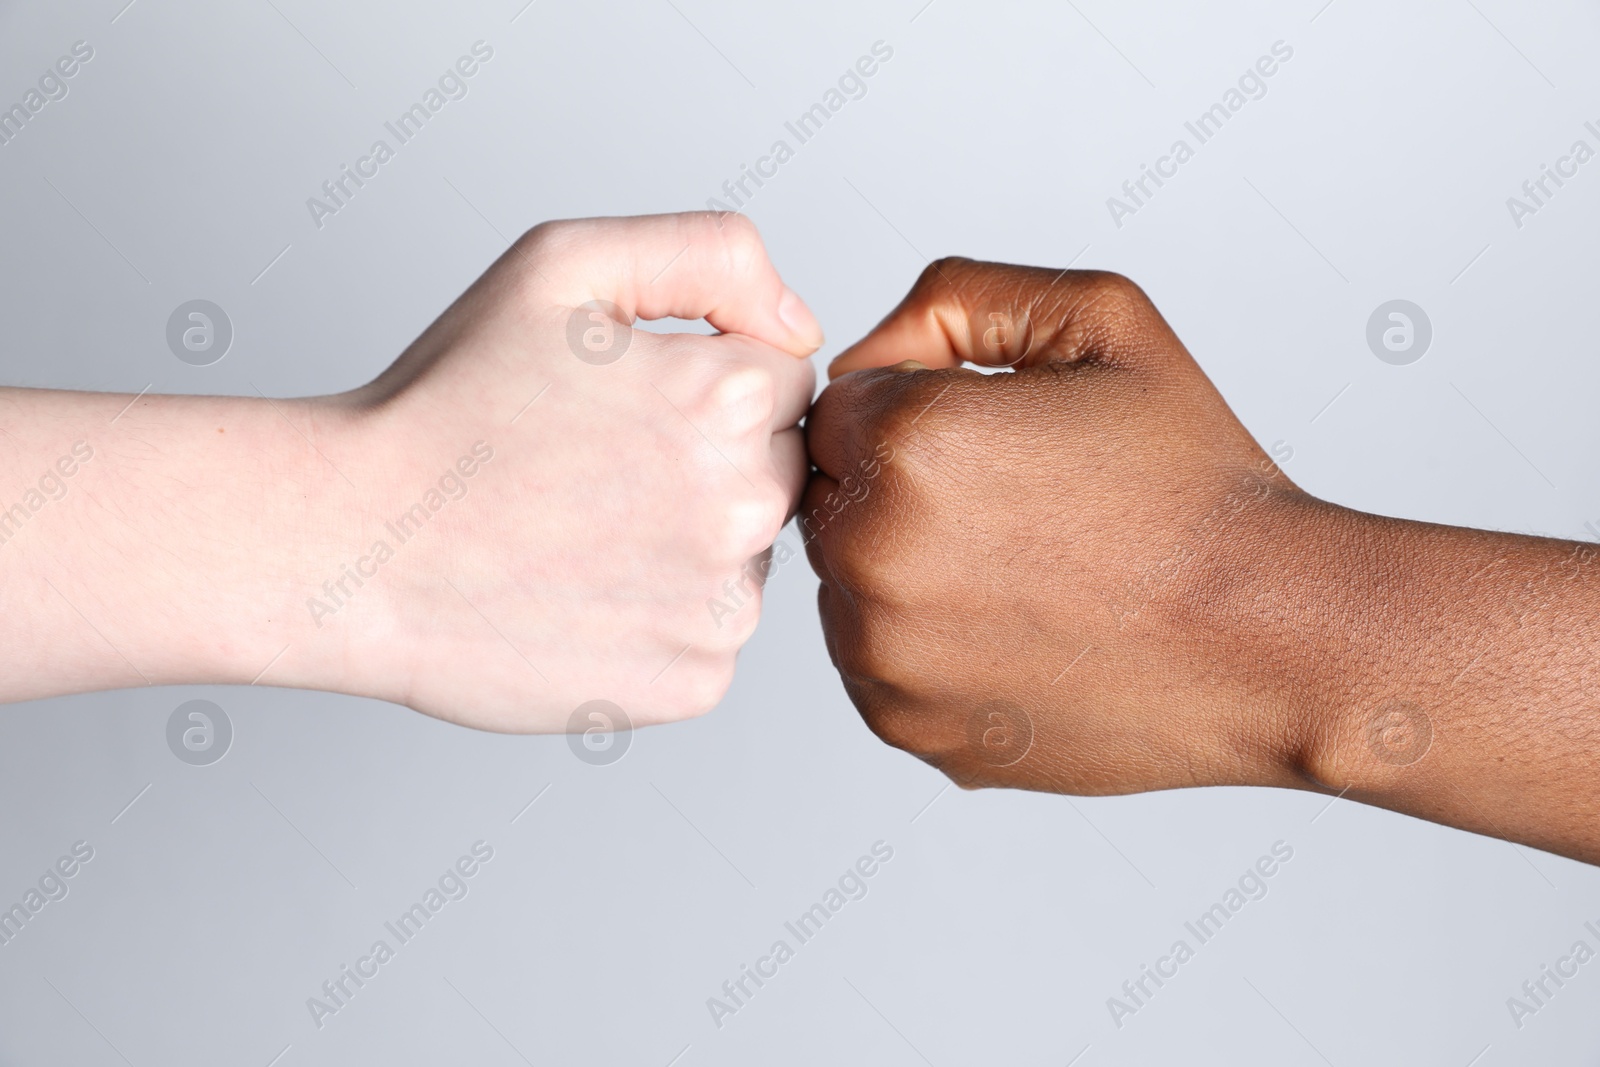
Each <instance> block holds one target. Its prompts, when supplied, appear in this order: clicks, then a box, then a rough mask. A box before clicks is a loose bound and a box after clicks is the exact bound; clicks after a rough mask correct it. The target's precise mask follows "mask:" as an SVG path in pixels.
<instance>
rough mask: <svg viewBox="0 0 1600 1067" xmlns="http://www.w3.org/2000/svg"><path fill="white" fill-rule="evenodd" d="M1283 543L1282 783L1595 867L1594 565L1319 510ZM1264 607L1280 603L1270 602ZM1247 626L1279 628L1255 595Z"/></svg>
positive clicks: (1598, 776) (1590, 556)
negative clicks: (1290, 737) (1295, 735)
mask: <svg viewBox="0 0 1600 1067" xmlns="http://www.w3.org/2000/svg"><path fill="white" fill-rule="evenodd" d="M1316 510H1317V511H1319V512H1320V513H1321V514H1322V516H1323V517H1322V518H1321V519H1320V520H1319V521H1318V524H1317V526H1316V532H1315V535H1314V536H1312V537H1307V538H1304V539H1302V540H1301V541H1300V543H1299V544H1298V545H1297V546H1296V547H1295V549H1294V550H1293V553H1294V555H1295V557H1296V558H1295V560H1294V561H1293V562H1292V563H1291V567H1290V570H1291V573H1293V574H1295V575H1297V576H1298V577H1296V578H1294V579H1293V580H1291V581H1289V582H1282V581H1281V580H1280V581H1279V582H1278V583H1276V584H1277V588H1279V589H1281V590H1294V592H1293V593H1292V594H1281V595H1289V596H1293V597H1294V598H1295V599H1296V600H1298V605H1297V606H1296V612H1295V614H1294V616H1293V617H1295V618H1296V619H1297V621H1296V623H1295V624H1294V625H1293V626H1290V627H1284V628H1280V629H1279V630H1278V631H1277V636H1276V637H1275V638H1273V637H1269V636H1268V632H1269V630H1270V627H1267V626H1263V627H1261V633H1260V634H1258V637H1260V638H1262V639H1263V640H1265V642H1266V646H1265V648H1266V651H1265V654H1264V655H1263V656H1261V657H1260V661H1263V662H1274V661H1275V662H1281V663H1291V664H1296V666H1297V669H1298V671H1299V672H1300V681H1299V683H1298V684H1299V696H1300V697H1301V701H1300V705H1299V706H1300V707H1301V709H1302V711H1303V712H1304V720H1303V730H1302V733H1301V738H1302V742H1303V745H1302V750H1301V753H1300V759H1299V769H1301V770H1303V771H1304V772H1305V773H1306V774H1308V775H1309V776H1311V778H1312V779H1313V780H1314V781H1315V782H1316V783H1318V784H1319V785H1320V786H1322V787H1323V788H1327V789H1330V790H1333V791H1336V792H1338V791H1342V792H1344V793H1345V795H1347V796H1349V797H1352V798H1355V799H1359V800H1363V801H1366V802H1369V803H1373V804H1378V805H1381V806H1383V807H1388V808H1392V809H1395V810H1397V811H1403V812H1406V813H1408V814H1412V815H1416V816H1418V817H1421V818H1425V819H1430V820H1433V821H1436V822H1443V823H1447V824H1449V825H1452V826H1457V827H1461V828H1463V829H1469V830H1473V831H1476V832H1479V833H1484V834H1492V835H1495V836H1500V837H1506V838H1510V839H1512V840H1516V841H1519V842H1523V843H1527V844H1532V845H1536V846H1538V847H1541V848H1545V849H1548V850H1550V851H1554V852H1559V853H1563V854H1566V855H1570V856H1575V857H1577V858H1580V859H1584V860H1586V861H1588V862H1591V863H1594V862H1600V770H1597V768H1600V763H1597V757H1600V705H1597V704H1596V702H1595V700H1596V698H1595V696H1594V694H1596V693H1600V552H1597V551H1596V550H1595V549H1594V548H1592V547H1590V546H1587V545H1581V544H1577V543H1573V542H1567V541H1558V540H1551V539H1544V538H1534V537H1521V536H1515V535H1510V534H1498V533H1490V532H1485V531H1478V530H1465V529H1456V528H1452V527H1443V526H1435V525H1431V524H1426V523H1414V522H1402V521H1398V520H1392V519H1383V518H1378V517H1374V516H1368V515H1360V514H1357V513H1354V512H1349V511H1345V510H1343V509H1332V508H1325V507H1319V508H1318V509H1316ZM1277 606H1278V607H1280V608H1288V607H1290V605H1287V604H1282V603H1280V604H1279V605H1277ZM1260 608H1261V609H1262V610H1261V613H1260V614H1259V615H1258V618H1261V619H1265V618H1267V617H1268V616H1270V615H1278V616H1279V617H1285V613H1281V612H1278V611H1275V610H1274V609H1273V604H1272V598H1271V597H1268V598H1266V599H1265V600H1263V601H1262V602H1261V604H1260Z"/></svg>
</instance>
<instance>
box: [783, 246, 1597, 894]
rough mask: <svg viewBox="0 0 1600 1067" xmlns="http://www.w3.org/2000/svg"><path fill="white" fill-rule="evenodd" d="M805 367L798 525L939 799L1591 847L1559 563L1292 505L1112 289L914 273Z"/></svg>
mask: <svg viewBox="0 0 1600 1067" xmlns="http://www.w3.org/2000/svg"><path fill="white" fill-rule="evenodd" d="M907 361H914V362H907ZM965 361H971V362H975V363H981V364H986V365H989V366H1003V367H1010V368H1012V369H1011V370H1010V371H1009V372H1001V373H996V374H990V375H984V374H979V373H977V372H975V371H972V370H969V369H964V368H962V367H961V364H962V363H963V362H965ZM831 373H832V374H833V375H834V377H835V380H834V381H833V383H832V384H831V385H830V386H829V387H828V388H827V389H826V390H825V391H824V392H823V393H822V395H821V396H820V397H819V398H818V400H817V402H816V404H815V406H814V407H813V410H812V413H811V416H810V418H809V419H808V421H807V438H808V444H809V448H810V451H811V454H812V457H813V461H814V463H815V465H816V467H817V468H818V470H817V473H816V474H814V475H813V477H812V480H811V483H810V485H809V486H808V488H807V491H806V495H805V499H804V500H803V502H802V506H801V512H800V520H801V522H802V525H803V528H804V530H805V532H806V535H807V537H806V540H807V545H808V552H809V554H810V557H811V561H812V565H813V567H814V568H815V569H816V571H817V573H818V574H819V575H820V577H821V578H822V587H821V590H820V591H819V606H820V608H821V613H822V619H823V625H824V630H825V633H826V635H827V641H828V648H829V651H830V654H831V655H832V657H833V660H834V663H835V665H836V666H837V667H838V669H839V671H840V674H841V676H842V678H843V680H844V684H845V688H846V689H847V691H848V692H849V694H850V696H851V698H852V699H853V700H854V702H855V703H856V706H857V707H858V708H859V709H860V711H861V713H862V715H863V717H864V718H865V720H866V723H867V725H868V726H869V727H870V728H871V729H872V730H873V732H874V733H876V734H877V735H878V736H879V737H881V738H882V739H883V740H885V741H887V742H888V743H889V744H891V745H894V746H896V747H899V748H902V749H905V750H906V751H908V752H911V753H912V754H914V755H916V756H918V757H920V758H922V759H924V760H926V761H928V762H929V763H931V764H933V765H934V766H936V767H938V768H939V769H941V770H943V771H944V772H945V773H947V774H948V775H949V776H950V777H951V778H952V779H953V780H955V781H956V782H957V783H959V784H961V785H964V786H967V787H978V786H1007V787H1013V788H1022V789H1035V790H1047V791H1054V792H1061V793H1069V794H1111V793H1129V792H1137V791H1143V790H1151V789H1169V788H1177V787H1184V786H1205V785H1268V786H1287V787H1298V788H1307V789H1315V790H1320V791H1324V792H1329V793H1336V794H1342V795H1344V796H1347V797H1349V798H1352V799H1357V800H1362V801H1366V802H1369V803H1373V804H1378V805H1382V806H1385V807H1389V808H1392V809H1395V810H1398V811H1403V812H1407V813H1410V814H1413V815H1417V816H1419V817H1422V818H1427V819H1432V820H1435V821H1438V822H1443V823H1446V824H1449V825H1452V826H1457V827H1461V828H1464V829H1468V830H1473V831H1476V832H1479V833H1484V834H1491V835H1495V836H1500V837H1505V838H1508V839H1510V840H1513V841H1518V842H1523V843H1527V844H1531V845H1536V846H1538V847H1541V848H1545V849H1548V850H1551V851H1554V852H1559V853H1563V854H1565V855H1568V856H1572V857H1576V858H1579V859H1583V860H1585V861H1587V862H1591V863H1594V862H1600V772H1597V771H1596V769H1595V761H1594V753H1595V751H1596V746H1597V743H1600V713H1597V712H1596V710H1595V707H1594V703H1593V699H1592V697H1590V696H1589V695H1587V694H1592V693H1594V692H1596V691H1597V688H1600V657H1597V656H1596V651H1597V650H1600V560H1597V558H1596V553H1595V551H1594V550H1593V549H1592V548H1590V547H1588V546H1584V545H1580V544H1576V543H1572V542H1565V541H1556V540H1550V539H1543V538H1532V537H1522V536H1513V535H1506V534H1496V533H1488V532H1483V531H1476V530H1463V529H1456V528H1451V527H1444V526H1437V525H1431V524H1427V523H1417V522H1405V521H1401V520H1396V519H1389V518H1382V517H1378V516H1372V515H1365V514H1362V513H1359V512H1355V511H1351V510H1349V509H1346V508H1341V507H1338V506H1335V505H1333V504H1329V503H1325V502H1323V501H1319V500H1317V499H1315V498H1313V497H1311V496H1310V495H1309V494H1307V493H1305V492H1303V491H1302V490H1300V489H1299V488H1298V487H1296V486H1295V485H1294V484H1293V483H1292V482H1291V481H1290V480H1289V479H1288V477H1287V476H1285V475H1284V473H1283V472H1282V471H1281V470H1279V469H1278V468H1277V467H1276V466H1275V465H1274V464H1273V463H1272V461H1271V460H1270V459H1269V458H1268V457H1267V456H1266V455H1265V454H1264V453H1263V452H1262V450H1261V449H1260V448H1259V447H1258V446H1257V445H1256V443H1255V442H1254V440H1253V439H1252V438H1251V436H1250V435H1249V433H1248V432H1247V431H1246V430H1245V429H1244V428H1243V426H1242V425H1241V424H1240V423H1239V421H1238V419H1237V418H1235V417H1234V415H1233V413H1232V412H1231V411H1229V409H1228V407H1227V405H1226V404H1225V403H1224V401H1223V399H1222V397H1221V396H1220V395H1219V394H1218V393H1217V391H1216V389H1215V388H1214V387H1213V386H1212V385H1211V383H1210V382H1209V381H1208V380H1207V378H1206V376H1205V374H1204V373H1203V372H1202V371H1201V369H1200V367H1199V366H1198V364H1196V363H1195V361H1194V360H1193V358H1192V357H1191V356H1190V355H1189V353H1188V352H1187V351H1186V350H1185V349H1184V347H1183V345H1182V344H1181V343H1180V342H1179V340H1178V339H1177V337H1176V336H1175V335H1174V334H1173V332H1172V330H1171V329H1170V328H1169V327H1168V325H1167V324H1166V322H1165V321H1164V320H1163V319H1162V318H1161V316H1160V314H1159V313H1158V312H1157V311H1156V310H1155V308H1154V307H1153V306H1152V305H1151V303H1150V301H1149V300H1148V299H1147V298H1146V296H1145V295H1144V293H1143V292H1142V291H1140V290H1139V288H1138V287H1137V286H1135V285H1134V284H1133V283H1131V282H1129V281H1128V280H1127V279H1125V278H1122V277H1119V276H1116V275H1110V274H1101V273H1095V272H1084V271H1067V272H1060V271H1054V270H1041V269H1035V268H1027V267H1014V266H1003V265H998V264H987V263H977V262H973V261H970V260H961V259H947V260H940V261H938V262H936V263H934V264H933V265H932V266H930V267H929V268H928V270H927V271H926V272H925V273H924V274H923V275H922V277H921V278H920V279H919V280H918V282H917V283H916V285H915V286H914V287H913V288H912V290H911V292H910V294H909V295H908V296H907V297H906V299H905V300H904V301H903V302H902V303H901V305H900V306H899V307H898V308H896V309H895V310H894V311H893V312H891V313H890V315H889V316H888V317H887V318H886V319H885V320H884V321H883V322H882V323H881V324H880V325H879V326H878V327H877V328H876V329H874V330H873V332H872V333H871V334H869V335H868V336H867V337H866V338H865V339H864V340H862V341H860V342H859V343H857V344H856V345H854V346H853V347H852V348H850V349H849V350H848V351H847V352H845V353H844V354H843V355H842V356H841V357H840V358H839V359H838V360H837V361H836V362H835V365H834V366H833V368H832V369H831Z"/></svg>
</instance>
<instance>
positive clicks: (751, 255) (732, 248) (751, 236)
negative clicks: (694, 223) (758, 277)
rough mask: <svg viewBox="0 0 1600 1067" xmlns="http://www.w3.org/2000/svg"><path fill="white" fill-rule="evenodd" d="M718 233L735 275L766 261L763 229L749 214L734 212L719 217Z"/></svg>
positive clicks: (730, 267) (724, 253)
mask: <svg viewBox="0 0 1600 1067" xmlns="http://www.w3.org/2000/svg"><path fill="white" fill-rule="evenodd" d="M717 234H718V236H719V238H720V240H721V241H722V254H723V255H724V256H725V257H726V259H727V264H728V267H729V269H730V270H731V272H732V273H733V275H734V276H735V277H740V276H743V275H745V274H746V273H748V272H749V271H750V270H751V268H753V267H757V266H760V265H761V264H762V263H764V262H765V261H766V258H767V250H766V246H765V245H763V244H762V242H761V231H759V230H757V229H756V224H755V223H754V222H752V221H751V220H750V217H749V216H748V215H742V214H738V213H734V214H731V215H723V216H721V217H720V218H719V219H718V224H717Z"/></svg>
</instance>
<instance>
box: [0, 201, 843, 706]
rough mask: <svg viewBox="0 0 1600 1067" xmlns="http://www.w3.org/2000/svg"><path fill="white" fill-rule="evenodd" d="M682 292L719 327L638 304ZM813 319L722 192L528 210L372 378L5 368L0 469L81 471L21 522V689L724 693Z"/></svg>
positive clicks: (793, 442)
mask: <svg viewBox="0 0 1600 1067" xmlns="http://www.w3.org/2000/svg"><path fill="white" fill-rule="evenodd" d="M665 317H676V318H682V319H699V318H705V319H706V320H707V321H709V322H710V323H711V325H712V326H714V327H716V328H717V329H718V330H720V331H721V333H719V334H717V335H715V336H703V335H700V334H689V333H673V334H658V333H648V332H645V331H642V330H636V329H633V328H632V324H633V322H634V321H635V319H641V318H642V319H657V318H665ZM821 341H822V333H821V330H820V329H819V328H818V326H817V322H816V320H815V318H813V317H812V315H811V313H810V311H808V310H807V309H806V306H805V305H804V304H803V303H802V302H801V301H800V299H799V298H798V297H797V296H796V295H795V294H794V293H792V292H791V291H790V290H789V289H788V288H787V287H786V286H785V285H784V284H783V282H782V281H781V280H780V279H779V277H778V274H777V272H776V271H775V270H774V269H773V267H772V264H771V263H770V262H769V260H768V258H767V255H766V251H765V249H764V248H763V247H762V243H761V239H760V237H759V236H758V235H757V233H756V231H755V228H754V226H753V225H752V224H751V223H750V222H749V220H747V219H745V218H744V217H742V216H738V215H727V216H720V217H719V216H717V215H715V214H712V213H709V212H701V213H695V214H688V215H663V216H654V217H646V218H634V219H587V220H579V221H572V222H559V223H548V224H545V225H542V226H538V227H535V228H534V229H533V230H531V231H529V232H528V233H527V234H526V235H525V236H524V237H523V238H522V239H521V240H519V241H518V242H517V243H516V244H515V245H514V246H513V247H512V248H511V249H510V250H509V251H508V252H506V254H505V255H503V256H502V257H501V258H500V259H499V261H498V262H496V263H495V264H494V265H493V266H491V267H490V268H489V270H488V271H487V272H486V273H485V274H484V275H483V276H482V277H481V278H479V279H478V280H477V282H476V283H474V284H473V285H472V286H471V288H469V289H468V290H467V292H466V293H464V294H463V295H462V296H461V297H460V299H458V300H457V301H456V302H455V303H454V304H453V305H452V306H451V307H450V308H449V309H447V310H446V311H445V312H444V314H443V315H441V316H440V317H439V319H438V320H437V321H436V322H434V323H433V325H432V326H430V327H429V328H428V329H427V330H426V331H425V332H424V333H423V335H422V336H421V337H420V338H418V339H417V341H416V342H415V343H414V344H412V345H411V347H410V348H409V349H408V350H407V351H406V352H405V354H404V355H403V356H401V357H400V359H399V360H398V361H397V362H395V363H394V364H393V365H392V366H391V367H390V368H389V370H388V371H387V372H386V373H384V374H383V375H382V376H381V377H379V378H378V379H377V380H376V381H374V382H372V383H371V384H370V385H368V386H366V387H364V388H361V389H357V390H355V391H353V392H349V393H342V394H338V395H335V396H326V397H316V398H311V399H305V400H268V399H265V398H264V397H240V398H219V397H172V396H158V395H153V394H141V395H140V396H138V397H111V396H106V395H104V394H86V393H43V392H40V393H30V392H27V391H22V390H4V391H0V467H3V468H4V469H7V470H14V471H24V472H28V476H29V477H35V478H37V477H39V474H38V473H37V472H41V471H43V472H52V471H55V470H57V467H56V464H57V463H58V462H59V463H60V467H59V470H61V471H63V472H67V471H70V472H71V476H72V480H71V482H70V483H68V482H65V481H62V480H61V479H60V478H59V477H57V476H56V475H55V474H51V475H50V478H51V479H52V481H50V482H49V485H50V486H52V487H53V488H52V495H53V496H55V497H58V498H59V499H58V500H56V501H54V502H51V503H50V504H49V506H48V508H47V507H46V497H45V496H44V494H43V493H36V494H34V495H35V496H37V497H38V500H39V506H38V508H31V507H30V508H24V509H22V510H20V511H19V512H17V514H18V515H19V516H20V517H17V518H14V519H13V524H12V525H11V526H10V527H8V528H6V529H4V530H0V534H4V535H5V537H4V538H3V539H4V540H5V542H6V543H4V544H0V548H4V549H5V551H6V557H5V560H4V564H5V566H4V567H0V609H4V610H0V618H3V619H4V620H10V622H9V623H7V622H4V621H0V639H3V640H0V644H3V645H4V646H5V647H7V648H9V649H11V650H12V655H13V659H12V662H14V663H16V664H19V665H20V664H23V663H29V664H34V665H35V667H34V668H30V669H27V670H24V669H21V667H20V666H18V667H17V669H14V670H11V671H8V672H0V699H18V698H25V697H33V696H46V695H50V694H52V693H57V692H66V691H72V690H79V689H92V688H106V687H110V686H117V685H129V684H140V683H141V682H147V683H163V682H168V683H172V682H190V683H194V682H239V683H248V682H251V681H259V682H261V683H263V684H267V685H289V686H303V687H308V688H320V689H330V690H335V691H339V692H345V693H354V694H358V695H363V696H374V697H381V698H384V699H387V700H391V701H395V702H397V703H403V704H408V705H410V706H412V707H415V708H418V709H420V710H422V711H425V712H428V713H430V714H433V715H437V716H439V717H442V718H446V719H450V720H452V721H456V722H461V723H465V724H468V725H471V726H477V727H482V728H487V729H493V730H505V731H519V732H525V731H561V730H566V729H568V728H569V727H570V726H572V725H574V713H575V711H576V709H578V708H579V707H580V706H582V705H584V704H586V703H588V702H589V701H592V700H605V701H608V702H610V703H611V704H614V705H616V706H618V707H620V708H621V709H622V712H623V714H625V715H626V716H627V717H628V719H630V720H631V721H632V723H633V724H635V725H643V724H646V723H652V722H662V721H667V720H673V719H682V718H686V717H688V716H691V715H695V714H697V713H699V712H702V711H705V710H706V709H708V708H709V707H711V706H712V705H713V704H715V703H716V702H717V700H718V699H719V698H720V697H721V695H722V693H723V691H724V690H725V689H726V688H727V686H728V683H729V680H730V679H731V677H732V672H733V661H734V656H735V654H736V653H737V652H738V649H739V647H740V645H741V644H742V643H743V642H744V641H745V639H746V638H748V637H749V635H750V633H751V631H752V630H753V629H754V627H755V625H756V620H757V618H758V616H759V614H760V609H761V604H760V583H759V575H760V569H759V567H757V566H756V565H755V564H754V563H753V562H752V561H753V560H758V559H759V557H760V556H761V554H762V553H764V552H765V551H766V550H767V549H768V548H769V547H770V546H771V545H772V543H773V539H774V538H775V537H776V535H777V533H778V530H779V529H780V528H781V527H782V525H783V523H784V521H785V520H786V519H787V517H788V515H789V514H790V513H791V511H792V510H793V508H794V505H795V503H796V501H797V500H798V498H799V494H800V491H801V489H802V487H803V486H804V483H805V478H806V473H807V471H808V469H809V468H808V466H807V463H806V460H805V447H804V442H803V440H802V434H801V431H800V430H799V428H798V424H799V421H800V418H801V416H803V415H804V413H805V411H806V409H807V407H808V406H809V405H810V402H811V397H812V392H813V389H814V375H813V373H812V370H811V366H810V364H809V362H808V361H807V360H806V359H805V357H806V356H808V355H809V354H810V353H811V352H812V351H814V350H815V349H816V347H817V345H819V344H820V343H821ZM63 456H65V457H66V459H62V458H61V457H63ZM74 456H76V457H77V458H76V459H74V458H73V457H74ZM68 460H70V461H71V462H70V463H69V462H68ZM54 488H59V489H60V492H54V491H53V490H54ZM13 510H14V511H15V510H16V509H13ZM34 511H38V515H37V516H34V515H33V512H34ZM152 546H159V551H155V550H153V549H152ZM730 591H731V593H732V595H733V598H734V603H735V604H736V605H737V607H736V609H735V610H732V611H731V613H729V614H722V615H719V614H717V613H715V612H713V611H711V610H709V609H708V602H709V601H712V600H713V598H716V599H717V600H718V601H720V602H721V603H723V604H727V603H728V598H729V596H730ZM610 718H611V719H612V723H611V725H623V724H622V723H619V722H617V721H616V716H615V715H614V714H613V715H611V716H610ZM594 722H595V720H594V719H592V718H588V717H583V718H580V719H579V720H578V721H577V722H576V725H577V726H578V727H579V728H580V729H588V728H589V727H590V726H591V724H592V723H594Z"/></svg>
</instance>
